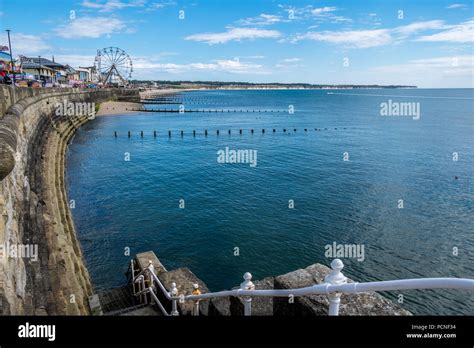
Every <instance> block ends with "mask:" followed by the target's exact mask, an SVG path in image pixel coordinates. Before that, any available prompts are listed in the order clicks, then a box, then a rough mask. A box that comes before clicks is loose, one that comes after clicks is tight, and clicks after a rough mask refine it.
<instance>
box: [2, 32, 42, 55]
mask: <svg viewBox="0 0 474 348" xmlns="http://www.w3.org/2000/svg"><path fill="white" fill-rule="evenodd" d="M10 37H11V42H12V51H13V53H14V54H15V55H17V54H21V55H30V54H37V53H41V52H43V51H45V50H49V49H50V48H51V47H50V46H49V45H48V44H47V43H46V42H45V41H44V40H43V39H42V38H41V37H40V36H37V35H27V34H22V33H14V32H12V33H11V34H10ZM5 39H6V34H5ZM6 40H7V39H6ZM6 40H5V42H7V41H6Z"/></svg>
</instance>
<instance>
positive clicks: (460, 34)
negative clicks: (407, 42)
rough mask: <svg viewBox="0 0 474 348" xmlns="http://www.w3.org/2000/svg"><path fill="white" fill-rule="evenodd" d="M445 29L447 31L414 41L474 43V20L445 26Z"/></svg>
mask: <svg viewBox="0 0 474 348" xmlns="http://www.w3.org/2000/svg"><path fill="white" fill-rule="evenodd" d="M445 28H447V29H446V30H444V31H442V32H439V33H436V34H432V35H425V36H421V37H419V38H417V39H416V41H427V42H439V41H447V42H474V20H470V21H467V22H464V23H461V24H458V25H449V26H445Z"/></svg>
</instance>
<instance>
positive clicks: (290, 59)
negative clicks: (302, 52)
mask: <svg viewBox="0 0 474 348" xmlns="http://www.w3.org/2000/svg"><path fill="white" fill-rule="evenodd" d="M283 62H285V63H296V62H301V58H285V59H283Z"/></svg>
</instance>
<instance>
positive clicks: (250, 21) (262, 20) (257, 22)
mask: <svg viewBox="0 0 474 348" xmlns="http://www.w3.org/2000/svg"><path fill="white" fill-rule="evenodd" d="M281 21H282V18H281V16H277V15H269V14H265V13H262V14H261V15H259V16H258V17H252V18H245V19H241V20H239V21H237V23H238V24H239V25H251V26H261V25H271V24H275V23H279V22H281Z"/></svg>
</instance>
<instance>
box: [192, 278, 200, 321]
mask: <svg viewBox="0 0 474 348" xmlns="http://www.w3.org/2000/svg"><path fill="white" fill-rule="evenodd" d="M193 288H194V290H193V291H192V293H191V294H192V295H195V296H198V295H201V290H199V284H198V283H194V284H193ZM193 315H194V316H198V315H199V300H196V301H194V311H193Z"/></svg>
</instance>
